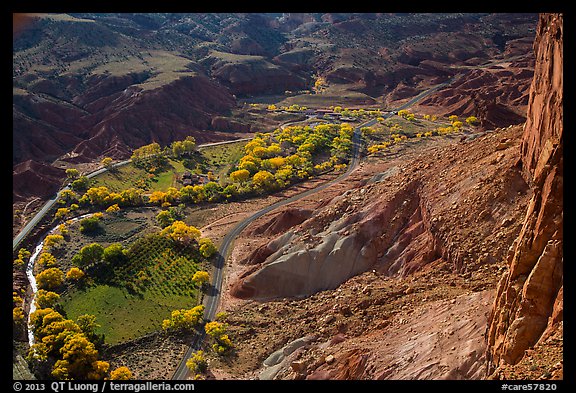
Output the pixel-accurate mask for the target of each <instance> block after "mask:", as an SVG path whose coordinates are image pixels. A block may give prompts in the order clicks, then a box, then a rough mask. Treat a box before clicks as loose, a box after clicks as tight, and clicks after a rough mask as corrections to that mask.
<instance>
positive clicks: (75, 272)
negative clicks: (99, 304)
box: [66, 267, 85, 281]
mask: <svg viewBox="0 0 576 393" xmlns="http://www.w3.org/2000/svg"><path fill="white" fill-rule="evenodd" d="M84 276H85V273H84V272H83V271H82V270H81V269H79V268H77V267H71V268H70V270H68V271H67V272H66V279H67V280H74V281H78V280H81V279H82V278H84Z"/></svg>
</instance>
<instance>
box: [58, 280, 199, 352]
mask: <svg viewBox="0 0 576 393" xmlns="http://www.w3.org/2000/svg"><path fill="white" fill-rule="evenodd" d="M61 301H62V304H63V307H64V311H65V312H66V315H67V316H68V318H72V319H76V318H77V317H78V316H79V315H82V314H92V315H95V316H96V321H97V323H98V324H99V325H101V327H100V328H99V329H98V330H97V333H98V334H104V340H105V342H106V343H108V344H117V343H120V342H123V341H126V340H130V339H133V338H136V337H140V336H143V335H145V334H147V333H150V332H153V331H155V330H159V329H160V328H161V324H162V320H164V319H166V318H169V317H170V312H171V311H172V310H174V309H180V308H190V307H192V306H194V305H196V299H194V298H191V297H188V296H182V295H171V296H157V295H155V294H152V293H144V295H143V296H135V295H131V294H130V293H129V292H128V291H127V290H126V289H125V288H122V287H117V286H110V285H106V284H104V285H96V286H93V287H89V288H87V289H86V290H76V291H73V292H71V293H69V294H68V295H66V296H63V298H62V299H61Z"/></svg>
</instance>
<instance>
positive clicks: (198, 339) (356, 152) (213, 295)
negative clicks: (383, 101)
mask: <svg viewBox="0 0 576 393" xmlns="http://www.w3.org/2000/svg"><path fill="white" fill-rule="evenodd" d="M458 78H460V75H457V76H455V77H453V78H451V79H449V80H448V81H446V82H444V83H441V84H438V85H436V86H433V87H431V88H430V89H428V90H425V91H423V92H422V93H420V94H418V95H417V96H415V97H413V98H412V99H410V100H409V101H407V102H406V103H404V104H402V105H401V106H399V107H398V108H396V109H394V110H393V111H391V112H390V114H389V115H388V116H387V117H390V116H391V115H392V113H394V112H397V111H400V110H402V109H406V108H408V107H410V106H412V105H414V104H415V103H417V102H418V101H420V100H422V99H423V98H425V97H427V96H428V95H430V94H432V93H433V92H435V91H437V90H439V89H441V88H442V87H445V86H447V85H449V84H450V83H452V82H453V81H454V80H456V79H458ZM376 122H377V120H376V119H372V120H369V121H367V122H365V123H363V124H361V125H359V126H357V127H356V128H355V130H354V137H353V139H352V141H353V152H352V157H351V159H350V163H349V165H348V169H347V171H346V172H344V173H343V174H342V175H340V176H338V177H337V178H336V179H333V180H331V181H329V182H327V183H324V184H322V185H320V186H318V187H316V188H313V189H311V190H308V191H305V192H303V193H300V194H298V195H294V196H292V197H290V198H288V199H284V200H282V201H279V202H276V203H274V204H272V205H270V206H267V207H265V208H264V209H262V210H259V211H258V212H256V213H254V214H253V215H252V216H250V217H248V218H246V219H244V220H243V221H241V222H240V223H238V224H237V225H236V226H235V227H234V228H233V229H232V230H231V231H230V232H229V233H228V234H227V235H226V236H225V237H224V239H223V240H222V243H221V244H220V247H219V249H218V255H217V257H216V264H215V268H214V274H213V277H212V288H211V289H210V293H208V294H207V295H206V296H205V297H204V305H205V307H206V309H205V311H204V319H205V320H206V321H211V320H213V319H214V316H215V315H216V310H217V308H218V303H219V300H220V292H221V288H222V280H223V269H224V265H225V263H226V258H227V255H228V253H229V252H230V250H231V249H232V244H233V242H234V239H236V237H237V236H238V235H239V234H240V233H241V232H242V231H243V230H244V229H245V228H246V227H247V226H248V225H250V224H251V223H252V222H253V221H254V220H256V219H258V218H260V217H262V216H263V215H265V214H268V213H270V212H271V211H273V210H275V209H277V208H279V207H281V206H285V205H287V204H289V203H292V202H294V201H297V200H299V199H301V198H305V197H307V196H310V195H312V194H314V193H317V192H319V191H322V190H323V189H325V188H327V187H330V186H331V185H333V184H335V183H338V182H341V181H342V180H344V179H346V178H347V177H348V176H350V174H351V173H352V172H353V171H354V169H356V166H357V165H358V163H359V162H360V153H361V149H360V147H361V146H360V145H361V140H360V135H361V132H360V129H361V128H362V127H370V126H373V125H374V124H376ZM205 336H206V334H205V333H204V332H201V333H197V334H195V335H194V337H193V339H192V342H191V343H190V347H189V348H188V350H187V351H186V354H185V355H184V357H183V358H182V360H181V361H180V364H179V365H178V368H177V369H176V371H175V372H174V374H173V376H172V379H173V380H183V379H187V377H188V374H189V370H188V367H187V366H186V361H187V360H188V359H189V358H190V357H191V356H192V354H193V353H194V352H195V351H197V350H199V349H200V348H201V346H202V342H203V341H204V338H205Z"/></svg>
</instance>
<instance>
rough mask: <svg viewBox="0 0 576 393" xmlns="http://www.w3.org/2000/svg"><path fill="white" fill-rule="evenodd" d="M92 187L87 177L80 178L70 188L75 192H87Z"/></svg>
mask: <svg viewBox="0 0 576 393" xmlns="http://www.w3.org/2000/svg"><path fill="white" fill-rule="evenodd" d="M88 187H90V179H88V178H87V177H86V176H80V177H79V178H77V179H76V180H74V181H73V182H72V183H71V184H70V188H72V189H73V190H74V191H78V192H80V191H86V190H87V189H88Z"/></svg>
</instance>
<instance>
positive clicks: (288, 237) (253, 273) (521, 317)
mask: <svg viewBox="0 0 576 393" xmlns="http://www.w3.org/2000/svg"><path fill="white" fill-rule="evenodd" d="M561 48H562V17H561V16H559V15H543V16H541V18H540V22H539V28H538V38H537V40H536V42H535V44H534V49H535V52H536V56H537V63H536V67H535V78H534V81H533V82H532V87H531V91H530V100H529V106H528V121H527V122H526V124H525V125H519V126H514V127H507V128H505V129H501V128H499V129H496V130H494V131H492V132H487V133H485V134H483V135H478V134H477V135H474V136H469V137H462V138H461V139H459V140H452V141H451V142H446V141H445V142H442V143H437V144H432V145H427V146H418V145H410V146H408V147H406V148H404V149H402V151H398V152H397V151H392V152H391V153H389V154H387V155H386V157H380V158H379V159H378V160H367V161H366V162H365V163H364V164H363V165H362V168H361V169H359V170H357V171H356V172H355V173H354V175H353V176H352V177H351V178H350V179H349V180H347V181H346V182H344V183H341V184H340V185H337V186H334V187H332V188H331V189H328V190H327V191H326V192H325V193H320V194H318V195H317V196H316V198H314V199H305V200H302V201H300V202H298V203H297V204H293V205H291V206H289V207H288V208H287V210H286V211H285V212H282V211H281V212H277V213H276V216H273V217H265V218H263V219H262V221H261V222H259V223H256V224H254V225H253V226H252V228H253V229H251V230H250V228H249V230H248V231H246V233H245V235H244V236H243V237H242V238H241V239H240V240H239V241H238V243H239V244H238V246H237V247H236V249H235V253H234V254H233V255H232V261H231V264H230V266H229V281H228V286H227V289H226V291H228V290H229V291H230V295H231V296H230V297H228V298H226V301H225V302H224V305H223V309H225V310H226V311H227V312H228V313H229V319H228V320H229V323H230V326H231V331H232V332H233V333H232V334H233V335H235V336H236V337H237V338H238V347H237V358H235V359H233V361H231V362H228V363H227V364H224V363H219V362H217V361H215V362H214V363H215V364H214V366H213V367H214V369H215V371H214V374H215V376H216V377H217V378H260V379H484V378H505V379H549V378H562V376H563V361H562V353H563V350H562V342H563V338H562V337H563V286H562V285H563V284H562V282H563V273H562V271H563V265H562V264H563V252H562V217H563V214H562V206H563V203H562V192H563V188H562V172H563V164H562V69H561V66H559V65H560V64H562V61H561V60H562V51H561ZM400 157H401V158H400ZM299 212H301V213H300V214H299V215H298V213H299ZM284 216H289V217H293V216H299V217H300V219H297V220H292V222H291V223H290V224H288V225H286V227H284V228H282V230H280V231H279V230H278V229H275V230H271V228H278V227H279V226H278V223H279V219H281V218H282V217H284ZM240 299H245V300H240Z"/></svg>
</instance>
